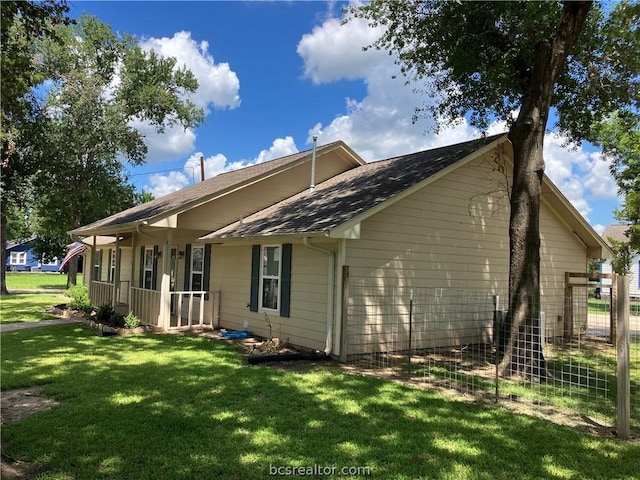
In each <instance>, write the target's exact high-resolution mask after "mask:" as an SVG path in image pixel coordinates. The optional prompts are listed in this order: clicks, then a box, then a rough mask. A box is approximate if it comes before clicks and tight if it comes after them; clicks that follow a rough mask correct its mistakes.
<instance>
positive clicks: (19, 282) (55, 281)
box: [6, 272, 82, 291]
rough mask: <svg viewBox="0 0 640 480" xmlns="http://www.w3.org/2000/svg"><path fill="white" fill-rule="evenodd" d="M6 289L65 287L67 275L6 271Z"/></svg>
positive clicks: (79, 277)
mask: <svg viewBox="0 0 640 480" xmlns="http://www.w3.org/2000/svg"><path fill="white" fill-rule="evenodd" d="M6 276H7V277H6V281H7V289H8V290H9V291H11V290H32V289H45V290H48V289H61V290H65V289H66V288H67V276H66V275H64V274H59V273H20V272H7V273H6ZM77 283H79V284H80V283H82V274H79V275H78V279H77Z"/></svg>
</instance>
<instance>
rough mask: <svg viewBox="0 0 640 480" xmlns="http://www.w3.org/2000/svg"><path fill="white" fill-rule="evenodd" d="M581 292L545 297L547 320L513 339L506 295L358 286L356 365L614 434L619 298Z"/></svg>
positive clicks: (636, 382)
mask: <svg viewBox="0 0 640 480" xmlns="http://www.w3.org/2000/svg"><path fill="white" fill-rule="evenodd" d="M574 290H575V291H573V292H572V293H571V296H570V297H569V298H565V297H563V296H557V297H548V298H545V297H543V298H541V308H540V312H539V314H538V315H537V318H535V319H534V318H524V319H523V321H522V325H521V326H520V328H517V329H513V330H514V331H516V332H517V334H515V335H513V336H512V337H511V338H508V337H507V336H506V335H505V333H506V332H507V331H508V330H509V329H508V327H507V324H508V322H509V321H511V319H509V318H508V317H509V316H508V314H507V312H506V311H504V310H503V309H502V308H501V305H500V303H501V299H504V298H505V297H504V296H503V295H496V293H495V292H478V291H466V290H455V289H442V288H403V287H380V286H378V285H374V284H363V283H358V284H355V285H351V286H350V288H349V298H348V302H347V315H348V322H347V325H348V328H347V331H346V334H347V342H346V348H347V352H348V362H349V363H350V364H352V365H353V366H354V367H356V368H359V369H361V370H365V371H366V370H375V371H376V372H377V373H378V374H380V373H382V374H385V375H387V376H393V377H396V378H401V379H404V380H407V381H411V382H414V383H416V382H417V383H420V384H424V385H429V386H434V387H441V388H446V389H449V390H453V391H455V392H456V393H457V394H464V395H472V396H474V397H483V398H487V399H493V400H496V401H499V402H512V403H517V405H518V406H520V407H521V408H522V409H523V410H527V409H533V410H544V411H546V412H551V413H553V414H566V415H570V416H574V417H576V416H577V417H581V418H582V419H583V420H584V419H586V421H587V422H591V423H592V424H594V425H600V426H607V427H614V426H615V423H616V348H615V345H614V343H613V342H612V325H613V324H612V313H611V312H612V308H611V300H610V299H594V298H591V297H590V296H589V290H588V289H587V288H586V287H585V288H576V289H574ZM632 305H633V304H632ZM558 312H561V313H560V314H558ZM567 312H569V314H570V315H571V319H567V318H565V315H566V314H567ZM638 318H639V317H638V316H635V317H634V316H633V315H632V316H631V322H630V325H631V328H630V332H631V418H632V426H633V427H634V428H638V427H640V399H639V394H640V372H639V370H640V349H639V343H638V341H639V340H640V328H637V327H638ZM634 319H635V320H634ZM568 320H570V321H568ZM634 321H635V323H634ZM613 340H614V341H615V337H613Z"/></svg>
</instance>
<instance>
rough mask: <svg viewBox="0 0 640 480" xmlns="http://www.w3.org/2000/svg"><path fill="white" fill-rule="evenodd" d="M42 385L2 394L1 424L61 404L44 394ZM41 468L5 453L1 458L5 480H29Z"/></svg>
mask: <svg viewBox="0 0 640 480" xmlns="http://www.w3.org/2000/svg"><path fill="white" fill-rule="evenodd" d="M43 388H44V387H43V386H42V385H36V386H34V387H28V388H17V389H15V390H6V391H4V392H2V398H1V399H0V423H1V424H2V425H5V424H7V423H13V422H19V421H20V420H24V419H25V418H27V417H29V416H31V415H33V414H34V413H38V412H42V411H45V410H49V409H50V408H53V407H55V406H56V405H59V403H60V402H56V401H55V400H53V399H51V398H49V397H47V396H45V395H43V394H42V389H43ZM39 468H40V467H39V466H38V465H35V464H32V463H27V462H23V461H20V460H15V459H13V458H9V457H7V456H6V455H5V454H4V452H2V456H1V458H0V475H1V478H2V479H3V480H4V479H6V480H14V479H15V480H17V479H28V478H31V477H32V476H34V475H35V474H36V473H37V471H38V470H39Z"/></svg>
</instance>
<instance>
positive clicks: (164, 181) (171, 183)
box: [143, 172, 191, 198]
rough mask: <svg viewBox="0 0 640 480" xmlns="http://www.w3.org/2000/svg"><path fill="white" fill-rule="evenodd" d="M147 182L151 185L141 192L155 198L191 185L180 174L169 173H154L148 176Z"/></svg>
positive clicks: (185, 177) (182, 174)
mask: <svg viewBox="0 0 640 480" xmlns="http://www.w3.org/2000/svg"><path fill="white" fill-rule="evenodd" d="M149 182H150V183H151V185H145V186H144V187H143V190H145V191H148V192H151V193H152V194H153V196H154V197H156V198H159V197H162V196H164V195H167V194H169V193H172V192H176V191H178V190H180V189H182V188H184V187H186V186H187V185H189V184H190V183H191V182H190V180H189V179H188V178H187V176H186V175H185V174H184V173H182V172H170V173H169V174H168V175H161V174H159V173H154V174H152V175H149Z"/></svg>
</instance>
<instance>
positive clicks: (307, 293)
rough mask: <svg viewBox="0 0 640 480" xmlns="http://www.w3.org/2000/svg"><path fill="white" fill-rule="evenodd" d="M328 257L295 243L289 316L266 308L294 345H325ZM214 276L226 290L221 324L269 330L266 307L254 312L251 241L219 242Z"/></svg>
mask: <svg viewBox="0 0 640 480" xmlns="http://www.w3.org/2000/svg"><path fill="white" fill-rule="evenodd" d="M266 244H268V245H275V244H276V243H274V242H268V243H266ZM323 246H324V245H323ZM324 247H325V248H328V247H326V246H324ZM328 262H329V260H328V257H327V256H326V255H323V254H321V253H317V252H314V251H312V250H309V249H308V248H306V247H305V246H304V245H303V244H302V243H294V244H293V248H292V256H291V310H290V317H288V318H285V317H281V316H279V315H277V314H275V313H273V312H271V311H267V314H268V316H269V320H270V322H271V325H272V333H271V334H272V335H273V336H274V337H278V338H280V339H281V340H283V341H287V342H288V343H290V344H292V345H297V346H303V347H306V348H312V349H318V350H323V349H324V348H325V340H326V320H327V314H326V311H327V273H328ZM211 282H212V290H220V291H221V302H220V305H221V309H220V327H222V328H228V329H232V330H242V329H244V328H245V322H247V323H248V326H247V328H248V329H249V330H250V331H251V332H252V333H253V334H256V335H260V336H263V337H268V336H269V329H268V327H267V323H266V320H265V313H264V311H262V310H261V311H259V312H251V311H249V307H248V304H249V302H250V298H249V297H250V289H251V245H243V246H214V254H213V264H212V274H211Z"/></svg>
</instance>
